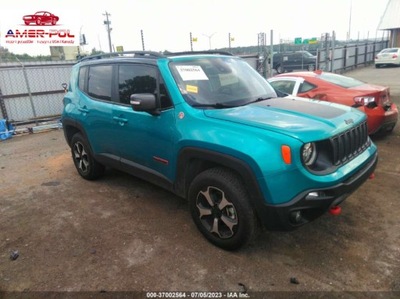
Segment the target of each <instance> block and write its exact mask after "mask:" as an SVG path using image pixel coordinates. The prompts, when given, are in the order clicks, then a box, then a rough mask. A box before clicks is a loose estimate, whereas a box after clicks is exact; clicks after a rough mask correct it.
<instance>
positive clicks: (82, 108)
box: [78, 106, 89, 113]
mask: <svg viewBox="0 0 400 299" xmlns="http://www.w3.org/2000/svg"><path fill="white" fill-rule="evenodd" d="M78 110H79V111H80V112H83V113H89V109H88V108H87V107H86V106H83V107H79V108H78Z"/></svg>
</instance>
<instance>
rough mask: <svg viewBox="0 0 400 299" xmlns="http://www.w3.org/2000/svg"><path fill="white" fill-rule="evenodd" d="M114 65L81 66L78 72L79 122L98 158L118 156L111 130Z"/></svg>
mask: <svg viewBox="0 0 400 299" xmlns="http://www.w3.org/2000/svg"><path fill="white" fill-rule="evenodd" d="M112 80H113V65H112V64H99V65H92V66H85V67H81V68H80V71H79V83H78V85H79V91H78V92H79V93H80V95H79V99H80V100H79V104H78V107H77V109H78V111H79V119H80V122H81V123H82V124H83V127H84V129H85V132H86V135H87V138H88V139H89V142H90V145H91V147H92V150H93V151H94V153H95V154H97V155H102V156H104V155H106V156H110V155H111V156H112V155H114V154H115V148H114V144H113V143H112V142H110V140H112V139H113V138H112V137H113V134H114V132H113V130H112V124H113V123H112V109H113V106H114V101H113V99H112Z"/></svg>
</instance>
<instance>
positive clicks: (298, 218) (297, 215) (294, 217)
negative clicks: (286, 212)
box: [290, 211, 302, 224]
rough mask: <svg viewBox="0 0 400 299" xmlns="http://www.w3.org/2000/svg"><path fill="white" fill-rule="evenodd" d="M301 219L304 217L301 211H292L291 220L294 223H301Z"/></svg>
mask: <svg viewBox="0 0 400 299" xmlns="http://www.w3.org/2000/svg"><path fill="white" fill-rule="evenodd" d="M301 219H302V216H301V211H294V212H292V213H290V221H291V222H292V223H295V224H297V223H300V222H301Z"/></svg>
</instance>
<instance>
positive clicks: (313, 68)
mask: <svg viewBox="0 0 400 299" xmlns="http://www.w3.org/2000/svg"><path fill="white" fill-rule="evenodd" d="M307 70H308V71H309V72H313V71H315V65H313V64H309V65H308V67H307Z"/></svg>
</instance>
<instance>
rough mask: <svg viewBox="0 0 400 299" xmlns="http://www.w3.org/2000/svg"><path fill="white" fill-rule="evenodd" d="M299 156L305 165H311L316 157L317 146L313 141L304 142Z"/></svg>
mask: <svg viewBox="0 0 400 299" xmlns="http://www.w3.org/2000/svg"><path fill="white" fill-rule="evenodd" d="M301 156H302V158H303V162H304V164H305V165H306V166H310V165H312V164H313V163H314V162H315V160H316V159H317V148H316V146H315V143H314V142H311V143H306V144H304V146H303V149H302V153H301Z"/></svg>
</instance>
